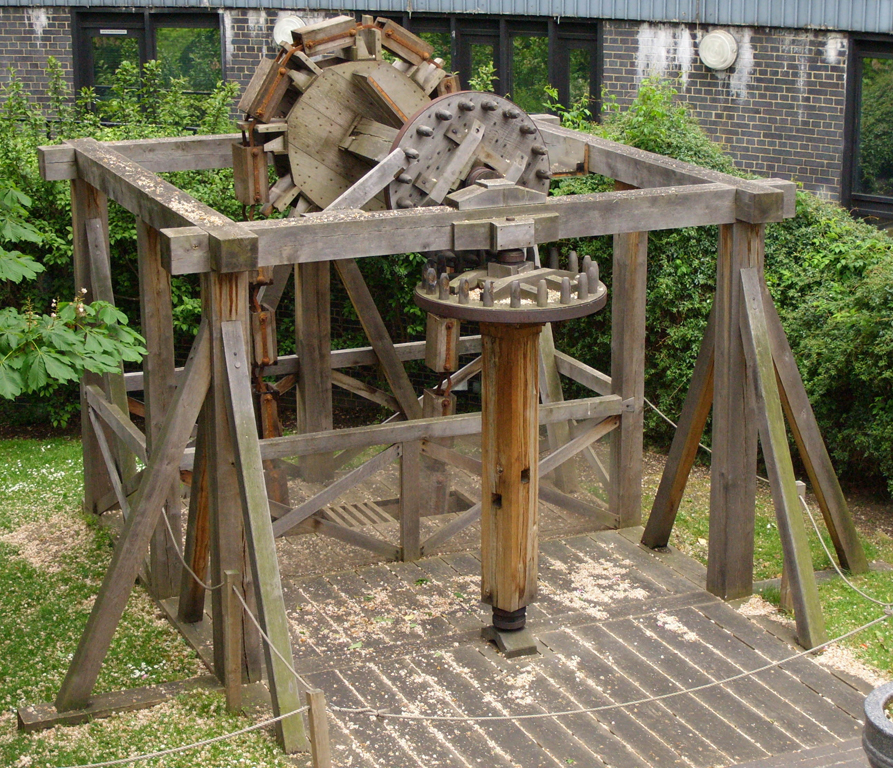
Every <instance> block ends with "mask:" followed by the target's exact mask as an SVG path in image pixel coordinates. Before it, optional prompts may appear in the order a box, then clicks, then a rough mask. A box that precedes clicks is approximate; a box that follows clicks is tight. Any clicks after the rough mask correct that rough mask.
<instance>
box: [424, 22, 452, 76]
mask: <svg viewBox="0 0 893 768" xmlns="http://www.w3.org/2000/svg"><path fill="white" fill-rule="evenodd" d="M419 37H421V38H422V40H424V41H425V42H426V43H428V45H430V46H431V47H432V48H434V58H435V59H443V68H444V69H445V70H446V71H447V72H452V71H453V70H452V66H453V57H452V56H451V55H450V33H449V32H422V33H420V34H419Z"/></svg>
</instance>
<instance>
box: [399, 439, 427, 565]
mask: <svg viewBox="0 0 893 768" xmlns="http://www.w3.org/2000/svg"><path fill="white" fill-rule="evenodd" d="M420 448H421V444H420V443H419V441H418V440H413V441H411V442H408V443H403V446H402V449H401V452H400V553H401V559H402V560H404V561H407V560H418V559H419V558H420V557H421V554H422V550H421V538H420V528H419V525H420V522H421V521H420V517H421V500H422V489H421V488H420V487H419V476H420V474H421V458H422V457H421V451H420Z"/></svg>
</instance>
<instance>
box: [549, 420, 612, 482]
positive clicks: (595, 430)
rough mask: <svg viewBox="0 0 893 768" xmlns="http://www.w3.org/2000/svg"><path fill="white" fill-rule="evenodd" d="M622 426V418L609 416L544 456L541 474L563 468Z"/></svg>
mask: <svg viewBox="0 0 893 768" xmlns="http://www.w3.org/2000/svg"><path fill="white" fill-rule="evenodd" d="M620 424H621V417H620V416H619V415H618V416H609V417H608V418H606V419H604V420H603V421H599V422H598V423H597V424H595V425H594V426H593V427H592V428H591V429H588V430H586V431H585V432H584V433H583V434H582V435H578V436H577V437H575V438H574V439H573V440H571V441H570V442H569V443H566V444H565V445H562V446H561V447H560V448H557V449H556V450H554V451H552V453H550V454H549V455H548V456H544V457H543V458H542V459H540V462H539V471H540V474H546V473H547V472H550V471H552V470H553V469H554V468H555V467H558V466H561V465H562V464H563V463H564V462H566V461H569V460H570V459H572V458H573V457H574V456H576V455H577V454H578V453H579V452H580V451H582V450H583V449H584V448H587V447H589V446H590V445H592V444H593V443H594V442H595V441H596V440H598V439H600V438H602V437H604V436H605V435H607V434H608V433H609V432H612V431H613V430H615V429H617V427H619V426H620Z"/></svg>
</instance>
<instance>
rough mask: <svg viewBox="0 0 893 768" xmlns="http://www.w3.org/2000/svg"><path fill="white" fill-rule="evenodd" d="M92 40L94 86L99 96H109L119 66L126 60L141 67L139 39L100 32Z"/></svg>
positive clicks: (102, 97)
mask: <svg viewBox="0 0 893 768" xmlns="http://www.w3.org/2000/svg"><path fill="white" fill-rule="evenodd" d="M90 42H91V45H92V48H93V87H94V88H95V89H96V94H97V95H98V96H99V98H101V99H104V98H108V95H109V91H110V90H111V86H112V85H113V84H114V79H115V72H117V71H118V67H120V66H121V64H123V63H124V62H125V61H129V62H130V63H131V64H133V65H134V66H136V67H139V65H140V45H139V40H137V38H135V37H127V36H126V35H101V34H100V35H95V36H93V37H92V38H91V40H90Z"/></svg>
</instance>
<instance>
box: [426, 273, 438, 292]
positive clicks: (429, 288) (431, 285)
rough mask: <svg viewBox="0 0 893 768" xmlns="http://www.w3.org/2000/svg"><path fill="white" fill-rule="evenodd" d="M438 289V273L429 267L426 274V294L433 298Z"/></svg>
mask: <svg viewBox="0 0 893 768" xmlns="http://www.w3.org/2000/svg"><path fill="white" fill-rule="evenodd" d="M436 287H437V273H436V272H435V271H434V270H433V269H432V268H431V267H428V269H427V271H426V272H425V293H427V294H428V295H429V296H433V295H434V292H435V290H436Z"/></svg>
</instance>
